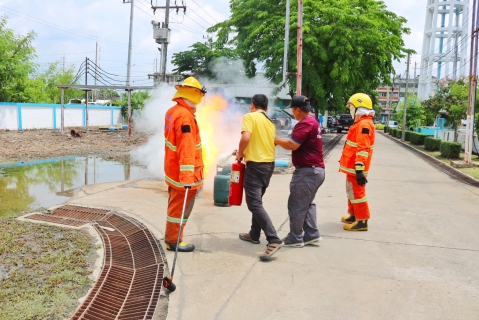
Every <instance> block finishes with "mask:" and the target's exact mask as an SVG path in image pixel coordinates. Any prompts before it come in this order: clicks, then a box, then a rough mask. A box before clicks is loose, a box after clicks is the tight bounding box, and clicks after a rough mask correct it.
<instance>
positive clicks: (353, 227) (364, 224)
mask: <svg viewBox="0 0 479 320" xmlns="http://www.w3.org/2000/svg"><path fill="white" fill-rule="evenodd" d="M343 229H344V230H346V231H368V220H356V221H355V222H353V223H351V224H345V225H344V226H343Z"/></svg>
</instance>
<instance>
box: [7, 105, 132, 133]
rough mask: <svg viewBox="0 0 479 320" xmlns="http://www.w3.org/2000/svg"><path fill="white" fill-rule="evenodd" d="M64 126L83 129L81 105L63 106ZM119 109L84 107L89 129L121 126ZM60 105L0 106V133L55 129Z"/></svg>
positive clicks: (96, 106)
mask: <svg viewBox="0 0 479 320" xmlns="http://www.w3.org/2000/svg"><path fill="white" fill-rule="evenodd" d="M63 119H64V126H65V127H73V126H75V127H80V126H86V107H85V105H84V104H75V105H73V104H71V105H65V108H64V117H63ZM122 122H123V120H122V117H121V108H120V107H112V106H98V105H94V106H88V124H89V125H90V126H110V125H115V124H117V123H122ZM60 127H61V105H59V104H36V103H8V102H0V129H9V130H23V129H59V128H60Z"/></svg>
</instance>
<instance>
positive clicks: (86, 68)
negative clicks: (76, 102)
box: [85, 57, 88, 133]
mask: <svg viewBox="0 0 479 320" xmlns="http://www.w3.org/2000/svg"><path fill="white" fill-rule="evenodd" d="M87 85H88V57H86V59H85V86H87ZM85 124H86V132H87V133H88V90H85Z"/></svg>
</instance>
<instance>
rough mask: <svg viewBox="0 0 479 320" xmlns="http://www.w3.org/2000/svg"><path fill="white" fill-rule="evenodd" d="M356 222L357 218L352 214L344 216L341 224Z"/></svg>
mask: <svg viewBox="0 0 479 320" xmlns="http://www.w3.org/2000/svg"><path fill="white" fill-rule="evenodd" d="M355 221H356V217H355V216H353V215H352V214H350V215H349V216H342V217H341V222H342V223H353V222H355Z"/></svg>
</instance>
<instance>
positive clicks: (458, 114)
mask: <svg viewBox="0 0 479 320" xmlns="http://www.w3.org/2000/svg"><path fill="white" fill-rule="evenodd" d="M438 85H439V89H438V91H437V92H436V94H435V95H434V96H433V97H431V98H429V99H428V100H425V101H423V102H422V105H423V106H424V108H425V111H426V114H427V115H428V118H429V119H431V118H433V117H435V116H436V115H437V114H438V113H440V112H441V111H442V112H445V113H446V125H450V126H452V127H453V128H454V141H457V137H458V131H457V129H458V127H459V126H460V125H461V119H466V117H467V104H468V89H469V84H468V82H466V81H465V80H464V79H459V80H449V79H446V80H443V81H440V82H439V83H438ZM476 105H477V104H476ZM407 112H409V110H408V111H407Z"/></svg>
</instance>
